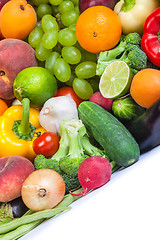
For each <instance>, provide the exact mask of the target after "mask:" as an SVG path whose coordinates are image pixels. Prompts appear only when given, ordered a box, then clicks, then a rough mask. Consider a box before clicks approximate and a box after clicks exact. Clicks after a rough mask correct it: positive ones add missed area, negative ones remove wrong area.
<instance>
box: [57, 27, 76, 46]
mask: <svg viewBox="0 0 160 240" xmlns="http://www.w3.org/2000/svg"><path fill="white" fill-rule="evenodd" d="M58 41H59V43H60V44H61V45H62V46H68V47H69V46H72V45H74V44H75V43H76V41H77V38H76V33H75V32H74V31H72V30H70V29H68V28H63V29H61V30H60V31H59V33H58Z"/></svg>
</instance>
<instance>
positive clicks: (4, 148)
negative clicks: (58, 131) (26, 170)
mask: <svg viewBox="0 0 160 240" xmlns="http://www.w3.org/2000/svg"><path fill="white" fill-rule="evenodd" d="M21 118H22V106H20V105H17V106H11V107H9V108H8V109H7V110H6V111H5V112H4V114H3V115H2V116H1V117H0V157H7V156H14V155H19V156H23V157H26V158H28V159H29V160H30V161H32V162H33V160H34V158H35V157H36V154H35V152H34V151H33V147H32V144H33V141H34V139H35V138H36V134H35V135H34V137H33V139H32V140H31V141H27V140H23V139H19V138H18V137H17V136H16V135H15V133H14V132H13V131H12V128H13V124H14V121H17V120H21ZM29 122H30V123H31V124H32V125H33V126H34V127H35V128H36V129H35V132H41V133H44V132H46V130H45V129H44V128H42V127H41V126H40V123H39V110H37V109H34V108H30V109H29Z"/></svg>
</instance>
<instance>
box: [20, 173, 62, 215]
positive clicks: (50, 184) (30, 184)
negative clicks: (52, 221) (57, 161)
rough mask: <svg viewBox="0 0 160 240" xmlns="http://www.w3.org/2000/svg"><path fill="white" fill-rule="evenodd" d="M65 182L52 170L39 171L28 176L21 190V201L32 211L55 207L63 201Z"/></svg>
mask: <svg viewBox="0 0 160 240" xmlns="http://www.w3.org/2000/svg"><path fill="white" fill-rule="evenodd" d="M64 194H65V182H64V180H63V178H62V177H61V176H60V174H59V173H57V172H56V171H54V170H51V169H40V170H36V171H34V172H33V173H32V174H30V175H29V176H28V177H27V178H26V180H25V181H24V183H23V185H22V189H21V195H22V200H23V202H24V203H25V205H26V206H27V207H28V208H29V209H31V210H33V211H41V210H45V209H51V208H53V207H55V206H56V205H57V204H58V203H59V202H61V200H62V199H63V197H64Z"/></svg>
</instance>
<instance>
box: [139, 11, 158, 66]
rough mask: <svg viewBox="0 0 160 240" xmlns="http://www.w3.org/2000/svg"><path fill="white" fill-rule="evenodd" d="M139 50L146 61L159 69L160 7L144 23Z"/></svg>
mask: <svg viewBox="0 0 160 240" xmlns="http://www.w3.org/2000/svg"><path fill="white" fill-rule="evenodd" d="M141 48H142V50H143V51H144V52H145V53H146V55H147V57H148V59H149V60H150V61H151V62H152V63H153V64H154V65H156V66H158V67H160V7H158V8H157V9H156V10H154V11H153V12H152V13H151V14H150V15H149V16H148V17H147V19H146V21H145V23H144V28H143V36H142V40H141Z"/></svg>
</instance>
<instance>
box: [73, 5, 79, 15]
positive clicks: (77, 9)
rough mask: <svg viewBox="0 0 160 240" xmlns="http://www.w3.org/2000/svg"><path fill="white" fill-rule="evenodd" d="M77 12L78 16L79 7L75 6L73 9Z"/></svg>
mask: <svg viewBox="0 0 160 240" xmlns="http://www.w3.org/2000/svg"><path fill="white" fill-rule="evenodd" d="M74 9H75V10H76V11H77V12H78V14H80V11H79V6H78V5H77V6H75V8H74Z"/></svg>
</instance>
